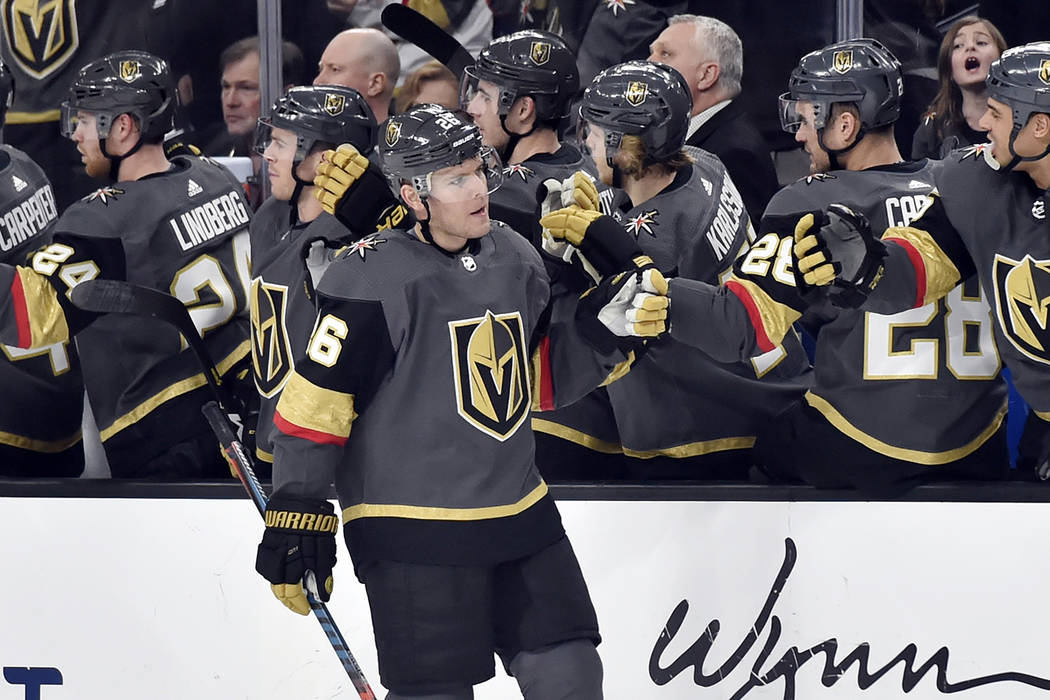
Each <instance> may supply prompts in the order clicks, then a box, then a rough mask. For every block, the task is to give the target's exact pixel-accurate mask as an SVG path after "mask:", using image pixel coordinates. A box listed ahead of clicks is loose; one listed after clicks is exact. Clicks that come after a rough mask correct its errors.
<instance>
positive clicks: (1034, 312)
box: [992, 254, 1050, 364]
mask: <svg viewBox="0 0 1050 700" xmlns="http://www.w3.org/2000/svg"><path fill="white" fill-rule="evenodd" d="M992 270H993V273H994V275H995V312H996V314H997V315H998V316H999V326H1000V328H1001V329H1002V331H1003V335H1005V336H1006V337H1007V338H1008V339H1009V340H1010V342H1011V343H1012V344H1013V345H1014V347H1016V348H1017V349H1018V350H1020V351H1021V352H1022V353H1023V354H1024V355H1026V356H1028V357H1030V358H1032V359H1033V360H1037V361H1039V362H1042V363H1044V364H1050V328H1048V326H1047V320H1048V315H1050V260H1036V259H1034V258H1032V257H1030V256H1028V255H1025V256H1024V258H1022V259H1021V260H1012V259H1010V258H1008V257H1006V256H1005V255H998V254H997V255H996V256H995V262H994V263H993V266H992Z"/></svg>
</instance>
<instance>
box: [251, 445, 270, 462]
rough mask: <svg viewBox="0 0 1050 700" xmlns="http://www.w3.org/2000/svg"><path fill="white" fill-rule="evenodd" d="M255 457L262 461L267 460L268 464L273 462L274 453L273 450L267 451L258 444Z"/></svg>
mask: <svg viewBox="0 0 1050 700" xmlns="http://www.w3.org/2000/svg"><path fill="white" fill-rule="evenodd" d="M255 457H256V458H257V459H258V460H259V461H261V462H266V463H267V464H273V453H272V452H267V451H266V450H264V449H263V448H261V447H258V446H256V448H255Z"/></svg>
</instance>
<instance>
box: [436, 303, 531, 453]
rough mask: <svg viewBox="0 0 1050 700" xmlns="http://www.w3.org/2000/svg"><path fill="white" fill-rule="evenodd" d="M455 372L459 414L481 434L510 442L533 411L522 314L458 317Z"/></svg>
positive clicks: (454, 331) (454, 325)
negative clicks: (509, 439)
mask: <svg viewBox="0 0 1050 700" xmlns="http://www.w3.org/2000/svg"><path fill="white" fill-rule="evenodd" d="M448 327H449V333H450V335H451V340H452V357H453V375H454V381H455V386H456V407H457V408H458V410H459V415H460V416H461V417H462V418H463V419H464V420H465V421H467V423H469V424H470V425H472V426H473V427H475V428H477V429H478V430H480V431H481V432H483V433H485V434H487V435H489V436H491V437H494V438H496V439H497V440H500V441H501V442H502V441H503V440H506V439H507V438H509V437H510V436H512V435H513V434H514V433H516V432H517V430H518V428H520V427H521V425H522V424H523V422H524V421H525V418H526V417H527V416H528V414H529V377H528V367H527V365H526V354H525V333H524V328H523V324H522V321H521V315H520V314H519V313H517V312H514V313H509V314H494V313H492V312H491V311H488V312H486V313H485V316H483V317H481V318H472V319H467V320H463V321H452V322H450V323H449V324H448Z"/></svg>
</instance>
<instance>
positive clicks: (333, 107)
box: [324, 92, 346, 117]
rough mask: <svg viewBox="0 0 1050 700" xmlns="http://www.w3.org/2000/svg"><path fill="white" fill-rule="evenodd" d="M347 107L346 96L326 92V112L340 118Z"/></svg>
mask: <svg viewBox="0 0 1050 700" xmlns="http://www.w3.org/2000/svg"><path fill="white" fill-rule="evenodd" d="M345 107H346V95H340V94H337V93H334V92H326V93H325V94H324V111H326V112H328V113H329V114H331V115H332V116H333V117H338V116H339V115H340V114H342V113H343V109H344V108H345Z"/></svg>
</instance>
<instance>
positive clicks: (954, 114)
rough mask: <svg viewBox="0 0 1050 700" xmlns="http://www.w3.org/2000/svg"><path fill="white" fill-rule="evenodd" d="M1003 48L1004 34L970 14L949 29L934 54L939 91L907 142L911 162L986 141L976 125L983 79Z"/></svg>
mask: <svg viewBox="0 0 1050 700" xmlns="http://www.w3.org/2000/svg"><path fill="white" fill-rule="evenodd" d="M1005 50H1006V41H1005V40H1004V39H1003V35H1002V34H1001V33H1000V32H999V30H998V29H997V28H996V27H995V25H994V24H992V23H991V22H989V21H988V20H985V19H981V18H980V17H977V16H975V15H969V16H967V17H963V18H962V19H960V20H959V21H958V22H956V23H955V24H953V25H952V26H951V29H949V30H948V33H947V34H945V35H944V40H943V41H942V42H941V49H940V51H939V52H938V54H937V78H938V82H939V84H940V89H939V90H938V91H937V96H936V97H934V99H933V102H932V103H931V104H930V109H929V111H928V112H926V114H925V116H924V118H923V122H922V124H921V125H920V126H919V128H918V129H917V130H916V131H915V137H914V138H913V139H912V146H911V157H912V159H913V160H918V159H920V158H943V157H944V156H946V155H947V154H948V153H949V152H950V151H952V150H953V149H956V148H961V147H963V146H970V145H972V144H975V143H984V142H985V141H987V132H986V131H984V130H983V129H981V128H980V125H979V124H978V122H979V121H980V119H981V115H983V114H984V112H985V110H986V109H987V108H988V89H987V88H986V87H985V84H984V79H985V78H987V77H988V67H989V66H990V65H992V61H994V60H995V59H997V58H999V55H1000V54H1002V52H1003V51H1005Z"/></svg>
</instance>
